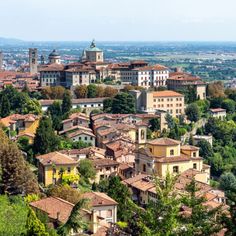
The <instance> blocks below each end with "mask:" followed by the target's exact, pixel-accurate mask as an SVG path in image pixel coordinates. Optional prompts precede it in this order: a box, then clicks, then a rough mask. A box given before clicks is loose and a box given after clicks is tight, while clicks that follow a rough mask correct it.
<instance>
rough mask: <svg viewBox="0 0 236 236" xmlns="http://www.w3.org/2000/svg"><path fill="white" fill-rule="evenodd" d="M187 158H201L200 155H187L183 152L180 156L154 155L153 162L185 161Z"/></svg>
mask: <svg viewBox="0 0 236 236" xmlns="http://www.w3.org/2000/svg"><path fill="white" fill-rule="evenodd" d="M189 160H202V158H201V157H193V158H191V157H189V156H187V155H184V154H182V153H181V154H180V156H174V157H156V158H155V162H162V163H172V162H182V161H183V162H185V161H189Z"/></svg>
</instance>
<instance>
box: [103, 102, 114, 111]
mask: <svg viewBox="0 0 236 236" xmlns="http://www.w3.org/2000/svg"><path fill="white" fill-rule="evenodd" d="M112 102H113V99H112V98H107V99H105V100H104V101H103V111H104V112H106V113H110V112H111V109H112Z"/></svg>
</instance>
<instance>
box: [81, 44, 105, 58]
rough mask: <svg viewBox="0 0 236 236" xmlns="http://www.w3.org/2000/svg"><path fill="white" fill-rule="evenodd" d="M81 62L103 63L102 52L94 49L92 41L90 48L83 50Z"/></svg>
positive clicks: (94, 45)
mask: <svg viewBox="0 0 236 236" xmlns="http://www.w3.org/2000/svg"><path fill="white" fill-rule="evenodd" d="M82 60H83V61H89V62H103V60H104V58H103V51H102V50H101V49H99V48H97V47H96V44H95V41H94V40H93V41H92V43H91V45H90V47H89V48H87V49H85V51H84V53H83V55H82Z"/></svg>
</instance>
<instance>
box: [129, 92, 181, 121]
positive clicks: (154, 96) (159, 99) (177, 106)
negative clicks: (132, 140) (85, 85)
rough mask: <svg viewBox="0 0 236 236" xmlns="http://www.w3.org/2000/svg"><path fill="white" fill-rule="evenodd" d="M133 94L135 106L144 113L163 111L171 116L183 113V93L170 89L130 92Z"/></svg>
mask: <svg viewBox="0 0 236 236" xmlns="http://www.w3.org/2000/svg"><path fill="white" fill-rule="evenodd" d="M130 93H131V94H133V95H134V97H135V101H136V108H137V110H138V111H141V112H145V113H149V114H152V113H155V112H157V111H164V112H168V113H169V114H171V115H172V116H173V117H179V116H180V115H184V114H185V104H184V95H183V94H181V93H177V92H175V91H171V90H165V91H147V90H143V91H136V90H132V91H131V92H130Z"/></svg>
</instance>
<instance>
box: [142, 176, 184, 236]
mask: <svg viewBox="0 0 236 236" xmlns="http://www.w3.org/2000/svg"><path fill="white" fill-rule="evenodd" d="M176 180H177V177H174V176H171V175H170V173H169V172H167V175H166V177H165V179H164V181H162V180H160V179H158V178H156V179H155V186H156V197H157V200H156V201H154V202H152V201H151V202H150V204H149V205H148V206H147V209H146V213H145V221H146V226H147V227H148V228H149V229H150V230H151V234H150V235H158V236H165V235H175V231H176V230H177V229H178V228H179V227H180V225H179V223H178V216H179V209H180V206H181V202H180V198H178V197H177V192H176V191H175V190H174V185H175V183H176Z"/></svg>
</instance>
